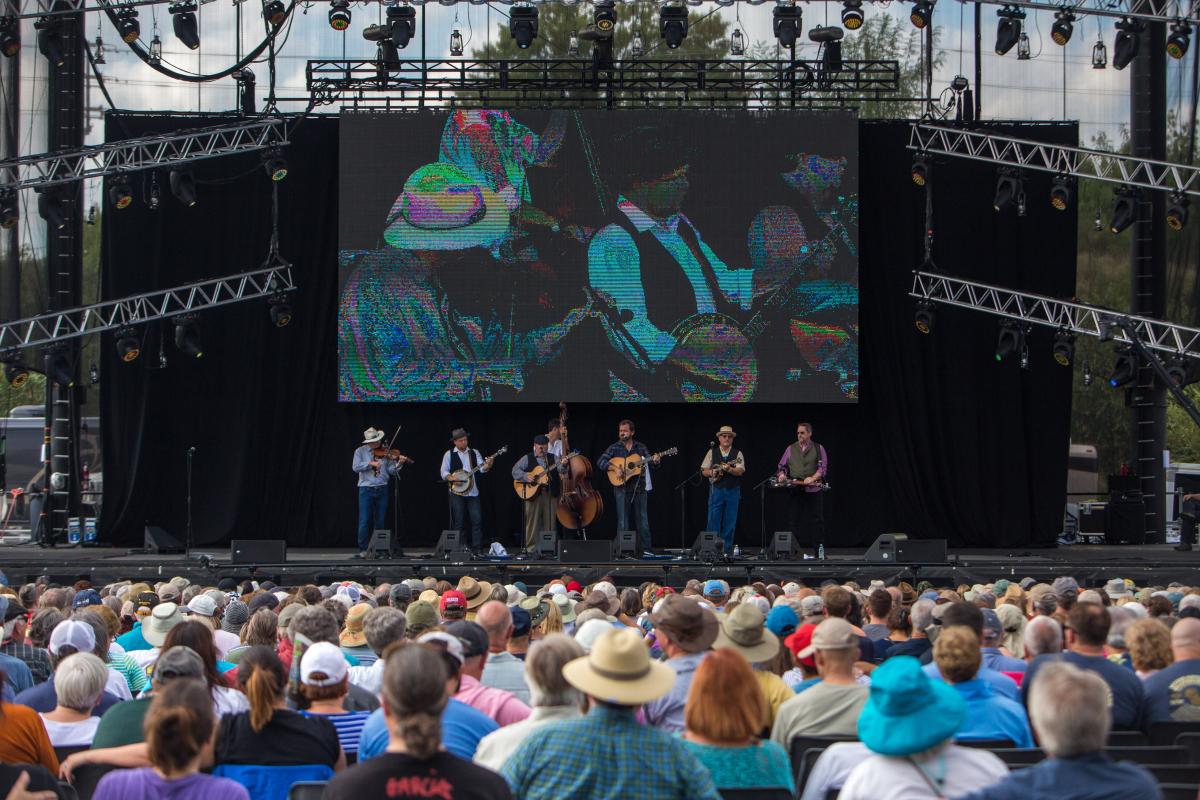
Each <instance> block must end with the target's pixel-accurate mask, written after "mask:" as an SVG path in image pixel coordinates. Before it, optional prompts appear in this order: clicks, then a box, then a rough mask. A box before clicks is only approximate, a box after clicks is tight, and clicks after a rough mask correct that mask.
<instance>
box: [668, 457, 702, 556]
mask: <svg viewBox="0 0 1200 800" xmlns="http://www.w3.org/2000/svg"><path fill="white" fill-rule="evenodd" d="M700 474H701V473H700V470H696V471H695V472H693V473H692V474H691V475H688V476H687V477H686V478H684V479H683V480H681V481H680V482H679V483H677V484H675V488H674V489H673V490H672V491H675V492H679V548H680V549H681V550H687V486H688V484H689V483H692V482H693V481H694V480H695V479H696V477H697V476H699V475H700Z"/></svg>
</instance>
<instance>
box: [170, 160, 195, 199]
mask: <svg viewBox="0 0 1200 800" xmlns="http://www.w3.org/2000/svg"><path fill="white" fill-rule="evenodd" d="M171 194H173V195H175V199H176V200H178V201H179V202H181V203H183V204H184V205H185V206H187V207H188V208H191V207H192V206H194V205H196V178H195V176H193V175H192V171H191V170H190V169H173V170H171Z"/></svg>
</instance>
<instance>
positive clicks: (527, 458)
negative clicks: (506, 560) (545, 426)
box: [512, 433, 563, 550]
mask: <svg viewBox="0 0 1200 800" xmlns="http://www.w3.org/2000/svg"><path fill="white" fill-rule="evenodd" d="M562 466H563V465H561V464H559V462H558V459H557V458H555V457H554V454H553V453H551V452H550V437H549V436H547V435H545V434H542V433H539V434H538V435H537V436H535V437H533V452H531V453H526V454H525V455H524V456H523V457H522V458H521V459H519V460H518V461H517V463H515V464H513V468H512V477H513V480H514V481H520V482H522V483H528V484H532V483H534V481H535V480H536V478H535V476H533V475H531V474H530V473H532V472H533V471H534V469H535V468H537V467H541V468H542V471H543V473H542V474H548V475H549V476H550V482H549V483H548V484H546V485H545V486H543V487H542V488H541V489H539V490H538V493H537V494H535V495H534V496H533V497H531V498H529V499H527V500H522V501H521V502H522V503H523V504H524V506H525V549H526V550H532V549H533V547H534V544H536V543H537V535H538V533H539V532H540V531H552V530H554V529H555V517H554V498H555V497H557V496H558V473H559V470H561V469H562Z"/></svg>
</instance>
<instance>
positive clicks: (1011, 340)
mask: <svg viewBox="0 0 1200 800" xmlns="http://www.w3.org/2000/svg"><path fill="white" fill-rule="evenodd" d="M1024 349H1025V332H1024V331H1023V330H1021V326H1020V325H1019V324H1017V323H1016V322H1013V321H1012V320H1005V321H1004V322H1001V323H1000V338H999V339H997V340H996V360H997V361H1003V360H1004V359H1006V358H1008V357H1009V356H1010V355H1012V354H1013V353H1020V352H1021V351H1023V350H1024Z"/></svg>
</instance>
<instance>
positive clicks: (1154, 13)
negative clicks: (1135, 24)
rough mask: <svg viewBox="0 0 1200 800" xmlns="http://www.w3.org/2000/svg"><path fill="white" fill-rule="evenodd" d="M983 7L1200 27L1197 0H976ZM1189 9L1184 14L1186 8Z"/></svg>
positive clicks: (1199, 10) (1199, 12)
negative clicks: (1182, 21) (1183, 22)
mask: <svg viewBox="0 0 1200 800" xmlns="http://www.w3.org/2000/svg"><path fill="white" fill-rule="evenodd" d="M973 2H977V3H979V4H980V5H991V6H1015V7H1017V8H1028V9H1033V10H1035V11H1049V12H1051V13H1053V12H1055V11H1061V10H1062V9H1064V8H1065V9H1067V10H1069V11H1071V12H1073V13H1075V14H1078V15H1081V16H1082V15H1085V14H1089V15H1092V16H1098V17H1112V18H1114V19H1121V18H1122V17H1128V18H1130V19H1140V20H1143V21H1145V22H1174V21H1175V20H1179V19H1185V20H1191V21H1192V23H1193V24H1200V3H1197V2H1196V0H1191V2H1189V0H1137V1H1136V2H1135V0H1115V1H1114V0H1082V2H1079V3H1074V2H1069V0H1068V1H1067V2H1059V3H1052V2H1036V0H1014V1H1013V2H1010V1H1009V0H973ZM1189 6H1190V10H1188V11H1187V13H1186V14H1185V13H1184V11H1183V9H1184V8H1188V7H1189Z"/></svg>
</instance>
